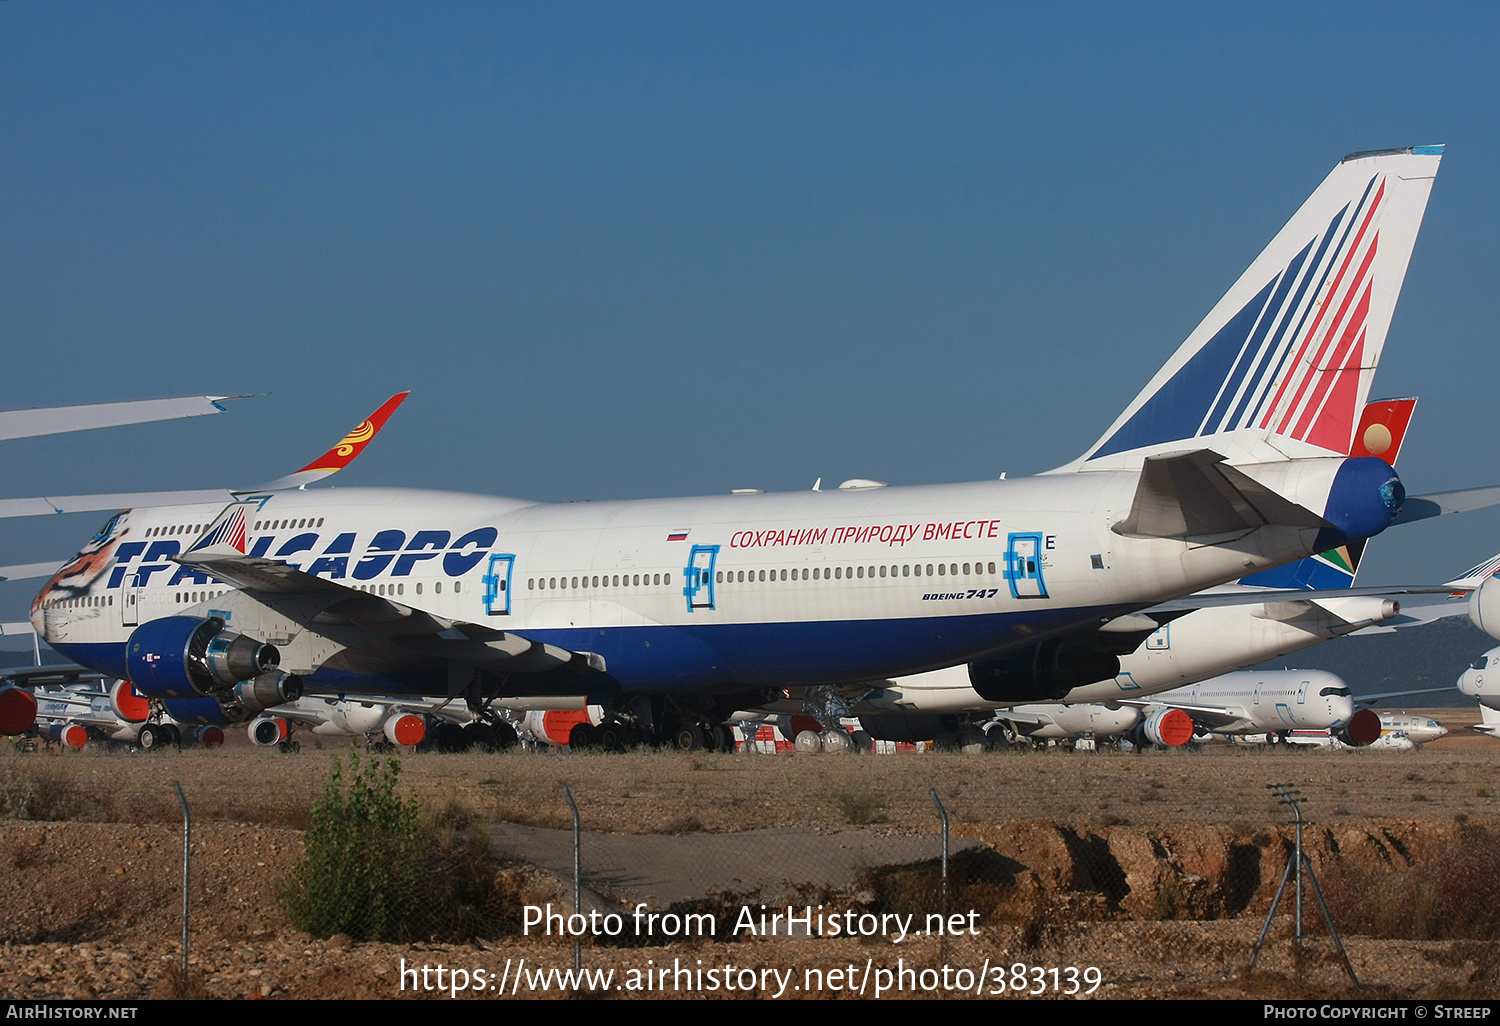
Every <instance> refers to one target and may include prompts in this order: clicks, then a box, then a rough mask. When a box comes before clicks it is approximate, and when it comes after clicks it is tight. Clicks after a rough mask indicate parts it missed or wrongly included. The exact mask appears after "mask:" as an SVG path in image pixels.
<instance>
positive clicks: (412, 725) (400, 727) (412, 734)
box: [382, 712, 427, 748]
mask: <svg viewBox="0 0 1500 1026" xmlns="http://www.w3.org/2000/svg"><path fill="white" fill-rule="evenodd" d="M382 733H384V734H385V739H386V740H387V741H389V742H390V743H391V744H393V745H406V746H407V747H408V748H409V747H411V746H412V745H419V744H421V743H422V739H423V738H424V737H426V736H427V723H426V722H425V721H424V720H423V719H422V717H420V716H418V715H417V714H416V713H407V712H403V713H396V714H395V715H393V716H391V717H390V718H389V719H387V720H386V721H385V727H384V728H382Z"/></svg>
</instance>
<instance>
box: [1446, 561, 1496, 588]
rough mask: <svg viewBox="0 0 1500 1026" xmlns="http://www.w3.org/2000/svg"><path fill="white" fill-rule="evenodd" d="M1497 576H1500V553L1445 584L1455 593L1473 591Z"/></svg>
mask: <svg viewBox="0 0 1500 1026" xmlns="http://www.w3.org/2000/svg"><path fill="white" fill-rule="evenodd" d="M1495 576H1500V553H1496V554H1495V555H1493V556H1491V557H1490V558H1489V559H1486V560H1485V561H1484V562H1483V563H1480V564H1479V565H1478V566H1476V567H1470V568H1469V569H1468V570H1465V571H1464V572H1463V573H1461V574H1459V575H1458V576H1457V577H1455V578H1454V579H1453V580H1451V581H1447V582H1445V586H1446V587H1450V588H1452V589H1453V590H1454V591H1464V592H1467V591H1473V590H1474V589H1475V588H1477V587H1479V586H1480V585H1481V584H1483V583H1484V582H1485V581H1487V580H1489V579H1490V578H1491V577H1495Z"/></svg>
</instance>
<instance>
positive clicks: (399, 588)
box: [349, 581, 464, 595]
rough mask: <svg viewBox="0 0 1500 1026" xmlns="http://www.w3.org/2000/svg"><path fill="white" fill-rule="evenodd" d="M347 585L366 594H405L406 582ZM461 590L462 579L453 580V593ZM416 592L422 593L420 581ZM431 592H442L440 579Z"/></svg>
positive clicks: (458, 592) (462, 587)
mask: <svg viewBox="0 0 1500 1026" xmlns="http://www.w3.org/2000/svg"><path fill="white" fill-rule="evenodd" d="M349 587H351V588H353V589H354V590H355V591H362V592H365V593H366V594H368V595H405V594H406V584H405V583H404V582H403V583H398V584H351V585H349ZM463 590H464V582H463V581H454V582H453V594H455V595H460V594H462V593H463ZM416 593H417V594H418V595H420V594H422V583H421V582H420V581H418V582H417V584H416ZM432 593H433V594H434V595H441V594H442V593H443V582H442V581H438V582H437V583H435V584H434V585H433V586H432Z"/></svg>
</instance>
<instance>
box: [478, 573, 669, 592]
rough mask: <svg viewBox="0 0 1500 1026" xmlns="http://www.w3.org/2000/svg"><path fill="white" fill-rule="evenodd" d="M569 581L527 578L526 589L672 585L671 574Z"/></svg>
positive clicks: (585, 576)
mask: <svg viewBox="0 0 1500 1026" xmlns="http://www.w3.org/2000/svg"><path fill="white" fill-rule="evenodd" d="M569 580H570V578H567V577H528V578H526V588H527V590H529V591H537V590H541V591H554V590H559V589H562V588H568V587H572V588H601V587H602V588H640V587H652V586H660V585H663V584H671V583H672V575H671V574H614V575H610V574H605V575H604V576H602V577H600V576H597V575H596V576H594V577H592V578H591V577H589V576H588V575H587V574H585V575H584V576H582V577H574V578H571V580H572V582H573V583H572V584H571V585H570V584H569V583H568V581H569ZM591 580H592V581H593V583H592V584H590V583H589V581H591ZM579 581H582V582H583V583H582V584H580V583H578V582H579ZM600 581H603V582H604V583H603V584H600V583H599V582H600ZM621 582H624V583H621ZM504 584H505V582H504V581H502V582H501V588H502V590H503V588H504Z"/></svg>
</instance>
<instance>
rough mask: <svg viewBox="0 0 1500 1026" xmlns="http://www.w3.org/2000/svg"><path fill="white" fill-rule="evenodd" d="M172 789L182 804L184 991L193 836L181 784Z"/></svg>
mask: <svg viewBox="0 0 1500 1026" xmlns="http://www.w3.org/2000/svg"><path fill="white" fill-rule="evenodd" d="M172 790H174V791H176V792H177V801H178V803H179V804H181V805H182V983H183V987H184V993H186V986H187V978H188V970H187V959H188V867H189V865H190V861H189V852H190V851H191V847H190V846H191V843H192V837H193V820H192V817H191V816H190V815H189V814H188V803H187V799H186V798H184V797H183V796H182V785H181V784H179V783H178V782H177V781H175V780H174V781H172Z"/></svg>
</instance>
